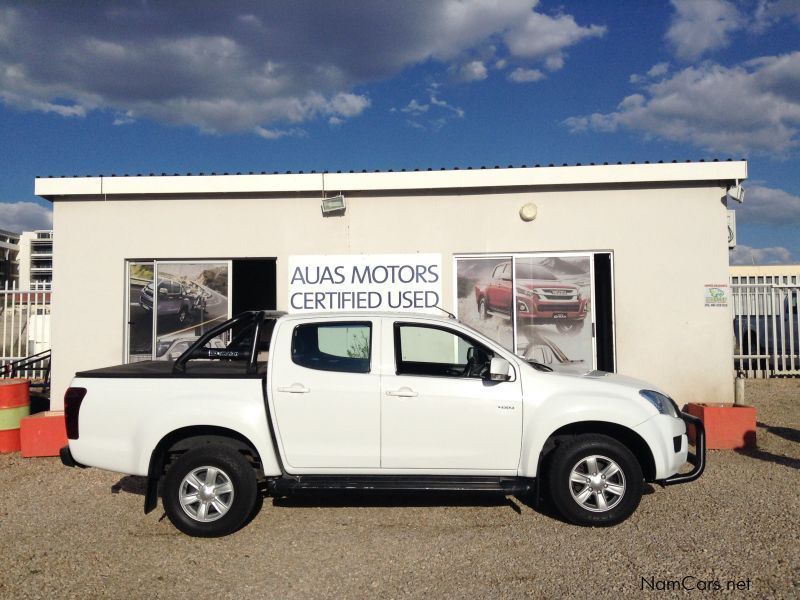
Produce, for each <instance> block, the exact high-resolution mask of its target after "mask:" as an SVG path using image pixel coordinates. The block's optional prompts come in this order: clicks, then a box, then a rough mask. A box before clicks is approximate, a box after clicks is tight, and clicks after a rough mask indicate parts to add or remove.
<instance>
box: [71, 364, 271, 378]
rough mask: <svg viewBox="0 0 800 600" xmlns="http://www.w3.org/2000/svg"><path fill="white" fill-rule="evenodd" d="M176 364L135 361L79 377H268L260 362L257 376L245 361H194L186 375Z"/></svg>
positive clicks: (91, 371)
mask: <svg viewBox="0 0 800 600" xmlns="http://www.w3.org/2000/svg"><path fill="white" fill-rule="evenodd" d="M174 364H175V361H172V360H147V361H143V362H135V363H130V364H127V365H115V366H113V367H103V368H101V369H92V370H90V371H80V372H78V373H76V374H75V376H76V377H109V378H120V379H135V378H170V379H172V378H174V379H182V378H187V377H198V378H211V379H213V378H219V379H228V378H253V379H259V378H263V377H265V376H266V374H267V363H266V362H263V363H258V370H257V372H256V373H247V372H246V365H245V363H243V362H232V361H220V362H218V361H209V360H203V361H193V362H189V363H188V364H187V365H186V372H184V373H173V372H172V367H173V365H174Z"/></svg>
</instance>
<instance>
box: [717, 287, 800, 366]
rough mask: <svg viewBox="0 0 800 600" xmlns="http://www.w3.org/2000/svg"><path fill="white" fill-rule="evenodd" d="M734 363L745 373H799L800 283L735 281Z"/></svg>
mask: <svg viewBox="0 0 800 600" xmlns="http://www.w3.org/2000/svg"><path fill="white" fill-rule="evenodd" d="M731 296H732V298H733V313H734V315H733V316H734V319H733V337H734V351H733V363H734V365H733V366H734V369H735V370H736V371H743V372H744V374H745V375H746V376H747V377H774V376H787V375H794V376H798V375H800V335H798V333H799V332H798V312H797V307H798V297H799V296H800V285H798V284H786V283H734V284H731Z"/></svg>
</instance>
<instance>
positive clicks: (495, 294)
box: [475, 261, 587, 333]
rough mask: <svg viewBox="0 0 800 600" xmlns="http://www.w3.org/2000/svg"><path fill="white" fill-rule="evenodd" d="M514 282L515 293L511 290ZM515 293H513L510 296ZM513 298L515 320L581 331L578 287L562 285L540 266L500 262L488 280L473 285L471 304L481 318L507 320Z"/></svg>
mask: <svg viewBox="0 0 800 600" xmlns="http://www.w3.org/2000/svg"><path fill="white" fill-rule="evenodd" d="M514 281H516V290H514V288H513V287H512V286H513V285H514ZM515 291H516V294H515V293H514V292H515ZM515 296H516V311H517V319H519V320H521V321H523V322H527V323H530V324H555V326H556V328H557V329H558V331H559V332H562V333H574V332H577V331H580V330H581V329H582V328H583V321H584V318H585V317H586V312H587V310H586V309H587V304H586V303H587V299H586V298H584V297H583V296H582V295H581V291H580V289H579V288H578V286H576V285H573V284H571V283H562V282H560V281H559V280H558V278H557V277H556V276H555V274H553V272H552V271H550V269H548V268H547V267H545V266H543V265H534V264H530V263H525V262H519V263H517V265H516V267H515V266H514V265H513V264H512V263H511V262H510V261H506V262H502V263H500V264H499V265H497V266H496V267H495V268H494V270H493V271H492V276H491V278H490V279H489V280H488V281H487V282H486V283H483V284H479V285H476V286H475V302H476V303H477V305H478V313H479V314H480V316H481V318H482V319H487V318H489V317H490V316H491V315H492V314H500V315H502V316H506V317H511V315H512V314H513V311H514V302H515V300H514V297H515Z"/></svg>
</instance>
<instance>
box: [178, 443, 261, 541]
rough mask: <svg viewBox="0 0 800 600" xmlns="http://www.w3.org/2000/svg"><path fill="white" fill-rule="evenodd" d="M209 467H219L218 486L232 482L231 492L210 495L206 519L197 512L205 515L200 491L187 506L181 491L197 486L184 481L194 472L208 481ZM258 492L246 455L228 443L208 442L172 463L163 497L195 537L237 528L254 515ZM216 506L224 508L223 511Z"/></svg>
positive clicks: (179, 524) (220, 534)
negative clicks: (227, 444)
mask: <svg viewBox="0 0 800 600" xmlns="http://www.w3.org/2000/svg"><path fill="white" fill-rule="evenodd" d="M207 467H211V468H214V469H218V474H217V476H216V477H215V484H216V485H217V486H218V487H217V489H220V490H222V489H223V487H222V486H223V484H225V483H226V482H229V483H230V487H231V492H230V493H227V492H221V493H220V494H219V495H218V496H217V495H214V499H213V500H211V499H209V500H208V501H207V502H206V504H207V509H206V513H205V515H206V516H205V519H202V520H201V518H198V515H200V516H201V517H202V513H200V510H199V509H200V506H199V505H200V504H201V499H200V494H199V493H198V494H196V495H197V496H198V501H197V502H196V503H193V504H191V505H188V506H187V507H186V508H184V506H183V505H182V504H181V492H182V489H183V491H186V492H191V490H192V489H195V488H194V487H193V484H192V483H187V482H185V481H184V480H185V478H187V477H188V476H189V475H190V474H193V473H194V474H195V475H196V479H199V481H200V482H201V483H206V484H208V483H209V481H208V478H207V477H208V471H207V470H206V471H205V473H206V478H205V480H204V479H203V475H202V474H203V469H206V468H207ZM220 473H221V475H220ZM216 482H218V483H216ZM225 489H227V488H225ZM258 494H259V492H258V481H257V480H256V472H255V470H254V469H253V467H252V465H251V464H250V463H249V462H247V460H246V459H245V457H244V456H242V455H241V454H240V453H239V452H238V451H237V450H235V449H234V448H231V447H229V446H223V445H221V444H207V445H204V446H200V447H198V448H194V449H192V450H189V451H188V452H186V453H185V454H182V455H181V456H180V458H178V460H176V461H175V462H174V463H172V465H171V466H170V468H169V470H168V471H167V475H166V477H165V478H164V486H163V491H162V499H163V502H164V510H165V512H166V513H167V517H169V520H170V521H171V522H172V524H173V525H175V527H177V528H178V529H180V530H181V531H182V532H183V533H185V534H187V535H191V536H195V537H221V536H223V535H228V534H230V533H233V532H234V531H236V530H238V529H239V528H240V527H241V526H242V525H244V524H245V522H247V521H248V520H249V519H251V518H252V517H253V516H254V511H255V508H256V506H257V501H258ZM215 503H216V504H215ZM226 504H228V506H227V507H226ZM215 506H222V507H223V508H225V511H224V513H220V511H219V510H217V509H216V508H215ZM191 513H193V514H194V516H193V514H191ZM212 519H213V520H212Z"/></svg>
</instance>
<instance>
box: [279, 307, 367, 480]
mask: <svg viewBox="0 0 800 600" xmlns="http://www.w3.org/2000/svg"><path fill="white" fill-rule="evenodd" d="M309 325H311V326H315V325H319V326H320V327H319V328H318V329H317V330H316V331H310V330H307V329H303V328H305V327H308V326H309ZM370 327H371V322H364V321H360V322H335V323H334V322H331V321H322V322H320V323H314V324H304V325H299V326H297V327H294V328H292V327H285V328H284V329H283V330H282V331H281V332H280V333H279V335H280V338H279V339H278V340H277V342H276V347H277V348H290V347H291V348H292V352H293V355H292V357H291V358H289V357H287V358H286V359H285V360H284V359H283V357H281V368H280V369H279V370H277V371H276V372H274V373H273V374H272V386H273V387H272V391H273V400H274V407H275V418H276V420H277V422H278V431H279V435H280V440H281V443H282V445H283V451H284V455H285V460H286V462H287V464H288V466H290V467H292V468H298V469H313V468H327V467H350V468H366V467H380V401H379V394H380V377H379V375H378V374H377V373H375V368H374V366H372V361H373V360H374V359H373V358H372V356H371V355H372V354H374V352H373V353H371V352H370V348H371V347H372V348H377V347H378V346H377V344H378V339H379V336H378V332H375V331H374V328H372V329H373V331H372V335H371V337H370V336H369V334H368V333H369V330H370ZM364 332H367V333H366V335H365V333H364ZM352 371H356V372H352Z"/></svg>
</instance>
